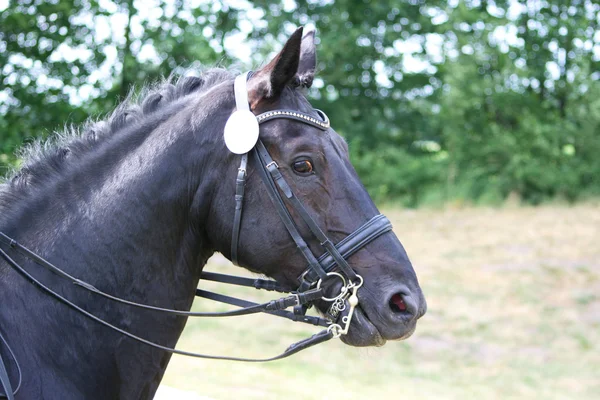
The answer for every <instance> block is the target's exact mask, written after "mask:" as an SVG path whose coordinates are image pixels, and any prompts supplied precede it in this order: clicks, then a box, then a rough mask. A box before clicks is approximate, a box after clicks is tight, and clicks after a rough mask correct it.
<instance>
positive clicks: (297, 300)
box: [0, 232, 323, 323]
mask: <svg viewBox="0 0 600 400" xmlns="http://www.w3.org/2000/svg"><path fill="white" fill-rule="evenodd" d="M0 243H5V244H8V245H10V247H11V248H12V249H14V250H15V251H17V252H19V253H20V254H22V255H24V256H26V257H28V258H30V259H32V260H33V261H34V262H35V263H36V264H38V265H40V266H42V267H44V268H47V269H48V270H50V271H51V272H53V273H56V274H58V275H60V276H61V277H63V278H65V279H67V280H69V281H71V282H72V283H73V284H75V285H77V286H79V287H82V288H83V289H86V290H88V291H90V292H92V293H94V294H97V295H99V296H102V297H105V298H107V299H110V300H112V301H115V302H117V303H121V304H126V305H129V306H133V307H137V308H143V309H146V310H151V311H157V312H163V313H167V314H172V315H177V316H182V317H233V316H239V315H249V314H256V313H260V312H266V313H270V312H273V311H280V310H284V309H285V308H289V307H292V306H297V305H304V304H310V303H312V302H314V301H316V300H318V299H320V298H321V297H322V295H323V293H322V290H313V291H307V292H303V293H294V294H292V295H289V296H286V297H282V298H280V299H277V300H271V301H269V302H267V303H263V304H255V303H252V305H251V306H249V307H246V308H242V309H238V310H231V311H225V312H191V311H181V310H173V309H168V308H161V307H155V306H150V305H147V304H140V303H136V302H133V301H129V300H125V299H122V298H120V297H116V296H113V295H111V294H108V293H105V292H103V291H101V290H99V289H97V288H96V287H95V286H93V285H91V284H89V283H87V282H84V281H82V280H80V279H77V278H75V277H74V276H72V275H70V274H68V273H67V272H65V271H63V270H61V269H60V268H58V267H56V266H55V265H53V264H52V263H50V262H49V261H47V260H45V259H43V258H42V257H40V256H38V255H37V254H35V253H34V252H32V251H31V250H29V249H28V248H27V247H25V246H23V245H21V244H20V243H19V242H17V241H16V240H14V239H11V238H9V237H8V236H6V235H5V234H4V233H2V232H0ZM3 258H5V257H3ZM278 289H280V288H278ZM290 314H291V313H290ZM281 316H285V315H281ZM290 319H292V320H294V321H297V319H295V318H290ZM309 323H312V322H309Z"/></svg>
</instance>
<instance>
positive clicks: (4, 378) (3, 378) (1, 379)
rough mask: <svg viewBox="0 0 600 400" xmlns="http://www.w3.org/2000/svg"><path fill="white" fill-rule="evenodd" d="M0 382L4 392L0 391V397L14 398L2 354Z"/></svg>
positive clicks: (0, 357)
mask: <svg viewBox="0 0 600 400" xmlns="http://www.w3.org/2000/svg"><path fill="white" fill-rule="evenodd" d="M0 384H1V386H2V389H3V390H4V393H5V394H2V393H0V398H7V399H8V400H14V398H15V397H14V392H13V388H12V385H11V384H10V378H9V377H8V371H7V369H6V366H5V365H4V360H3V359H2V355H0Z"/></svg>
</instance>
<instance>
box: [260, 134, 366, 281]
mask: <svg viewBox="0 0 600 400" xmlns="http://www.w3.org/2000/svg"><path fill="white" fill-rule="evenodd" d="M255 149H256V151H257V153H258V154H259V155H260V159H261V161H262V162H264V163H265V164H264V165H263V168H266V169H267V171H269V173H270V175H271V177H272V178H273V181H274V182H275V183H276V184H277V186H278V187H279V189H281V191H282V192H283V194H284V195H285V197H286V198H287V199H288V201H289V202H290V203H291V205H292V207H293V208H294V210H296V212H297V213H298V214H299V215H300V217H301V218H302V220H303V221H304V223H305V224H306V225H307V226H308V228H309V229H310V231H311V232H312V234H313V235H314V236H315V238H316V239H317V240H318V241H319V243H320V244H321V246H323V247H324V248H325V250H326V251H327V252H328V253H329V254H330V255H331V256H332V257H333V259H334V260H335V261H336V263H337V265H338V267H340V269H341V270H342V272H343V273H344V274H345V275H346V277H347V278H348V279H350V280H352V281H356V280H357V276H356V273H355V272H354V270H353V269H352V268H351V267H350V265H348V262H347V261H346V260H345V259H344V257H342V255H341V254H340V252H339V251H338V250H337V249H336V247H335V246H334V244H333V242H331V240H329V238H328V237H327V235H325V233H324V232H323V231H322V230H321V228H319V225H318V224H317V223H316V222H315V220H314V219H313V218H312V217H311V216H310V214H309V213H308V211H306V208H304V206H303V205H302V202H301V201H300V200H299V199H298V198H297V197H296V196H295V195H294V192H293V191H292V189H291V188H290V186H289V185H288V184H287V182H286V180H285V179H284V178H283V175H282V174H281V172H279V167H278V165H277V163H275V162H274V161H273V159H272V158H271V155H270V154H269V152H268V151H267V148H266V147H265V145H264V144H263V143H262V141H261V140H259V141H258V142H257V143H256V147H255ZM277 194H279V193H278V192H277ZM319 276H322V275H321V274H319Z"/></svg>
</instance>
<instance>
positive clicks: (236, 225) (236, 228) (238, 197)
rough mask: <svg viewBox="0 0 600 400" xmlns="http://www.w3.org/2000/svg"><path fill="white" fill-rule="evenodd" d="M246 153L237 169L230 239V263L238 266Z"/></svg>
mask: <svg viewBox="0 0 600 400" xmlns="http://www.w3.org/2000/svg"><path fill="white" fill-rule="evenodd" d="M247 165H248V153H245V154H242V161H241V162H240V167H239V168H238V174H237V179H236V180H235V215H234V217H233V233H232V238H231V262H232V263H234V264H235V265H238V252H237V250H238V242H239V240H240V227H241V224H242V208H243V207H244V187H245V185H246V167H247Z"/></svg>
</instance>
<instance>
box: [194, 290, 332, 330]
mask: <svg viewBox="0 0 600 400" xmlns="http://www.w3.org/2000/svg"><path fill="white" fill-rule="evenodd" d="M298 295H301V293H298ZM196 296H198V297H202V298H204V299H209V300H213V301H218V302H220V303H225V304H231V305H233V306H237V307H244V308H250V307H253V306H255V305H256V303H253V302H251V301H248V300H243V299H238V298H237V297H231V296H226V295H224V294H220V293H214V292H209V291H208V290H202V289H196ZM265 312H266V313H267V314H271V315H276V316H278V317H283V318H287V319H289V320H291V321H294V322H305V323H307V324H311V325H317V326H323V327H328V326H329V325H331V322H330V321H329V320H327V319H324V318H320V317H313V316H311V315H297V314H294V313H291V312H289V311H285V310H276V311H265Z"/></svg>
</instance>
